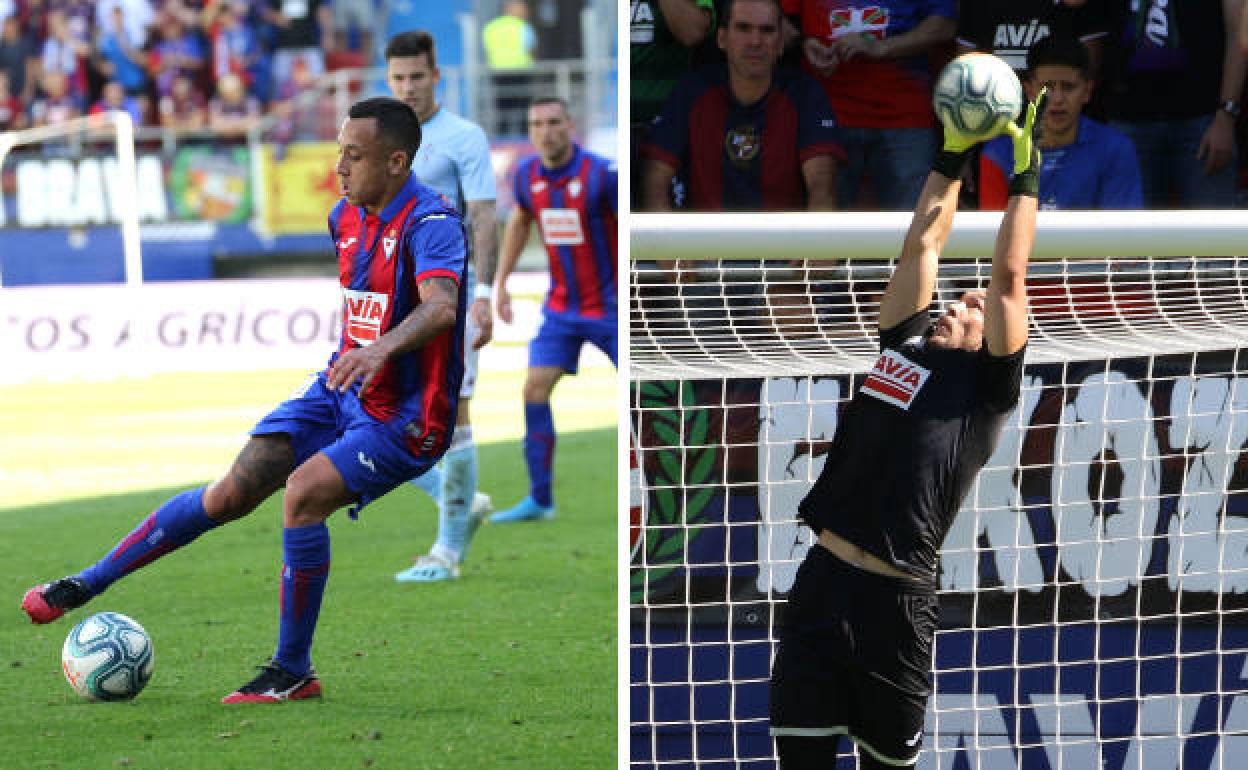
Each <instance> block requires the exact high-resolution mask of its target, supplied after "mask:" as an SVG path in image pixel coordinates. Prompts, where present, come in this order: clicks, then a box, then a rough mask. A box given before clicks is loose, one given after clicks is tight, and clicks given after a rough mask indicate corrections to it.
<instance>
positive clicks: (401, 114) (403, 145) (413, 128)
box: [347, 96, 420, 167]
mask: <svg viewBox="0 0 1248 770" xmlns="http://www.w3.org/2000/svg"><path fill="white" fill-rule="evenodd" d="M347 115H348V116H350V117H352V118H355V119H361V118H374V119H376V121H377V136H378V138H380V139H381V140H382V141H383V142H385V143H386V145H387V146H389V147H390V148H392V149H395V150H402V151H403V152H406V153H407V165H408V166H409V167H410V166H411V165H412V161H413V160H414V159H415V158H416V151H417V150H419V149H420V118H418V117H416V112H415V110H413V109H412V108H411V107H408V106H407V104H406V103H404V102H401V101H399V100H398V99H391V98H390V97H389V96H374V97H372V98H371V99H364V100H362V101H358V102H356V103H355V104H353V105H351V109H350V110H348V111H347Z"/></svg>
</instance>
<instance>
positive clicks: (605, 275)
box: [513, 144, 619, 318]
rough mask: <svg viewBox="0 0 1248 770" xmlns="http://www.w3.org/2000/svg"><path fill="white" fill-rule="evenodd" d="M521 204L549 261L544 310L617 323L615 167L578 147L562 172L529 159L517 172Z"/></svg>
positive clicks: (575, 146)
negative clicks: (530, 219) (607, 319)
mask: <svg viewBox="0 0 1248 770" xmlns="http://www.w3.org/2000/svg"><path fill="white" fill-rule="evenodd" d="M513 187H514V191H515V198H516V205H518V206H520V207H521V208H522V209H524V210H525V211H527V212H528V213H529V215H530V216H532V217H533V218H534V219H536V220H537V224H538V227H539V229H540V230H541V233H542V242H543V243H545V244H546V256H547V257H548V258H549V260H550V291H548V292H547V293H546V303H545V305H544V306H543V310H544V311H545V312H547V313H553V314H556V315H565V316H575V317H578V318H615V312H616V311H615V308H616V301H615V299H616V297H615V287H616V264H615V254H616V220H617V218H618V217H617V212H618V210H619V208H618V204H617V196H616V168H615V163H614V162H613V161H610V160H608V159H606V158H603V157H601V156H599V155H595V154H594V153H592V152H587V151H586V150H584V149H582V148H581V147H580V146H579V145H577V144H573V145H572V159H571V160H569V161H568V162H567V163H565V164H564V165H562V166H560V167H558V168H552V169H548V168H545V167H544V166H542V161H541V158H539V157H538V156H537V155H530V156H528V157H526V158H524V159H523V160H521V161H520V163H519V165H517V167H516V175H515V179H514V181H513Z"/></svg>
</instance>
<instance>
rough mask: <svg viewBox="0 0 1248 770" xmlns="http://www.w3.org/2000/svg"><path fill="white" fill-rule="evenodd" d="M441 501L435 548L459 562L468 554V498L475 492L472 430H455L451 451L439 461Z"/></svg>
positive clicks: (475, 472)
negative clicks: (448, 553) (447, 553)
mask: <svg viewBox="0 0 1248 770" xmlns="http://www.w3.org/2000/svg"><path fill="white" fill-rule="evenodd" d="M442 466H443V473H442V478H443V491H444V494H443V497H442V499H443V501H444V503H445V504H444V505H443V506H442V511H441V513H440V515H439V516H438V540H437V542H435V543H434V547H435V548H438V547H439V546H440V547H441V548H442V549H443V550H445V551H449V552H450V555H453V556H454V558H455V560H456V561H463V560H464V555H465V554H466V553H467V552H468V544H469V537H470V535H471V532H470V531H469V526H468V524H469V522H470V521H471V516H472V498H473V496H474V495H476V492H477V445H476V444H474V443H473V441H472V426H471V425H457V426H455V437H454V439H453V440H452V443H451V448H450V449H449V450H447V452H446V454H445V455H444V456H443V457H442Z"/></svg>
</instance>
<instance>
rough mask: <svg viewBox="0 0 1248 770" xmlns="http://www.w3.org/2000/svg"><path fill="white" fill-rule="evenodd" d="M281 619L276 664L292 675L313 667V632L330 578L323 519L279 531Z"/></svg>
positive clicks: (326, 529) (326, 537)
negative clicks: (316, 522) (280, 532)
mask: <svg viewBox="0 0 1248 770" xmlns="http://www.w3.org/2000/svg"><path fill="white" fill-rule="evenodd" d="M282 558H283V561H284V562H285V564H284V565H283V566H282V595H281V621H280V624H279V629H278V635H277V653H276V654H275V655H274V656H273V657H274V659H276V660H277V662H278V664H279V665H281V667H282V668H284V669H286V671H288V672H290V673H291V674H294V675H295V676H303V675H304V674H306V673H308V670H309V669H310V668H312V634H313V633H314V632H315V631H316V620H317V618H318V617H319V616H320V614H321V598H322V597H323V596H324V595H325V584H326V583H327V582H328V581H329V527H327V526H325V523H324V522H321V523H320V524H313V525H311V526H308V527H288V528H286V529H283V530H282Z"/></svg>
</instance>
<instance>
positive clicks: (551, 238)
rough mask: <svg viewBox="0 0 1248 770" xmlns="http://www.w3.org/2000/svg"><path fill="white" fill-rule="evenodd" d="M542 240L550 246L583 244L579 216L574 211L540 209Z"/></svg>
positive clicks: (583, 237) (583, 236) (583, 234)
mask: <svg viewBox="0 0 1248 770" xmlns="http://www.w3.org/2000/svg"><path fill="white" fill-rule="evenodd" d="M541 224H542V240H544V241H546V243H547V245H550V246H579V245H580V244H582V243H584V242H585V232H584V231H583V230H582V229H581V215H580V213H579V212H578V211H577V210H576V209H542V222H541Z"/></svg>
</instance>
